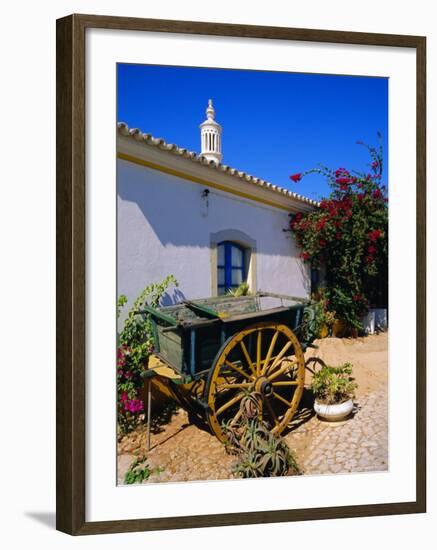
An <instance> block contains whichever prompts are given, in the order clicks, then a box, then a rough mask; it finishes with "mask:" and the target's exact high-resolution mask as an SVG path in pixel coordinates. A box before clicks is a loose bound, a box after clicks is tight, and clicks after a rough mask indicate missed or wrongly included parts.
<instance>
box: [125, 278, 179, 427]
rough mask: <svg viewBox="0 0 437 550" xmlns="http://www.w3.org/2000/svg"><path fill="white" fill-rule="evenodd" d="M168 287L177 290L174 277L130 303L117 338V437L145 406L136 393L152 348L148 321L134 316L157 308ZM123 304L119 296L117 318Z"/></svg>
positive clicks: (135, 423) (148, 319)
mask: <svg viewBox="0 0 437 550" xmlns="http://www.w3.org/2000/svg"><path fill="white" fill-rule="evenodd" d="M170 285H174V286H178V283H177V281H176V279H175V278H174V276H173V275H169V276H168V277H166V278H165V279H164V281H162V282H161V283H152V284H151V285H148V286H147V287H146V288H145V289H144V290H143V291H142V292H141V294H140V295H139V296H138V298H137V299H136V300H135V302H134V303H133V306H132V308H131V309H130V311H129V313H128V315H127V318H126V320H125V322H124V325H123V328H122V330H121V332H120V333H119V335H118V348H117V401H118V402H117V411H118V430H119V435H120V436H122V435H124V434H126V433H127V432H129V431H130V430H132V429H133V428H135V426H136V425H137V424H138V421H139V420H141V418H142V414H143V409H144V404H143V401H142V400H141V399H140V396H139V392H140V390H141V388H142V387H143V384H144V379H143V374H144V372H145V370H146V369H147V365H148V358H149V356H150V354H151V353H153V346H154V342H153V334H152V325H151V320H150V317H149V316H148V315H138V314H137V312H138V311H140V310H142V309H143V308H144V306H145V305H146V304H147V305H150V306H152V307H157V306H158V305H159V302H160V300H161V298H162V296H163V295H164V293H165V292H166V290H167V288H168V287H169V286H170ZM126 303H127V298H126V296H124V295H121V296H120V297H119V298H118V304H117V306H118V307H117V313H118V315H120V313H121V310H122V308H123V307H124V306H125V305H126Z"/></svg>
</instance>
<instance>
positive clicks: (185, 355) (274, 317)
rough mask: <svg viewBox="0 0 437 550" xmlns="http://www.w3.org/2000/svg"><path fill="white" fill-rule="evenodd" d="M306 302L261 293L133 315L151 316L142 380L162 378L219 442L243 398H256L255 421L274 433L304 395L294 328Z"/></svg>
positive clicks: (297, 327)
mask: <svg viewBox="0 0 437 550" xmlns="http://www.w3.org/2000/svg"><path fill="white" fill-rule="evenodd" d="M308 304H309V302H308V301H305V300H302V299H299V298H294V297H291V296H284V295H279V294H272V293H267V292H259V293H257V294H255V295H252V296H242V297H233V296H228V295H226V296H220V297H214V298H207V299H203V300H193V301H184V302H182V303H180V304H177V305H174V306H167V307H160V308H156V309H154V308H151V307H146V308H145V309H144V310H142V311H141V312H139V314H141V315H149V316H150V318H151V320H152V326H153V332H154V340H155V350H154V354H153V355H152V357H151V358H150V361H149V368H148V371H147V373H146V376H154V375H159V376H161V377H164V378H166V379H167V383H168V385H169V386H170V387H171V389H172V392H173V394H174V395H175V397H176V398H177V399H178V400H179V402H180V403H181V404H182V406H183V407H184V408H186V409H187V410H188V411H189V413H190V414H191V415H197V416H198V417H201V418H203V419H205V420H206V421H207V422H208V424H209V427H210V429H211V431H212V432H213V433H214V434H215V435H216V436H217V437H218V439H220V440H221V441H225V440H226V436H225V431H224V429H223V427H224V425H225V423H227V425H229V423H230V424H231V425H232V423H235V422H237V421H238V418H239V416H240V415H241V407H240V403H241V400H242V399H243V397H244V396H245V395H248V394H252V395H253V396H256V399H257V402H258V403H259V412H258V415H259V416H260V417H261V418H262V419H263V421H264V422H267V424H268V426H269V427H270V429H271V430H272V431H273V432H275V433H278V434H279V433H281V432H282V431H283V430H284V429H285V428H286V427H287V426H288V425H289V424H290V421H291V419H292V418H293V415H294V414H295V412H296V409H297V407H298V404H299V401H300V399H301V396H302V392H303V387H304V375H305V361H304V354H303V351H304V350H303V347H304V346H305V344H304V343H303V342H302V341H301V340H302V339H301V338H300V334H301V330H300V327H301V324H302V320H303V316H304V309H305V307H306V306H307V305H308ZM149 387H150V384H149ZM149 404H150V399H149ZM149 410H150V409H149Z"/></svg>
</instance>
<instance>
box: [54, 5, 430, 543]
mask: <svg viewBox="0 0 437 550" xmlns="http://www.w3.org/2000/svg"><path fill="white" fill-rule="evenodd" d="M425 52H426V41H425V38H424V37H418V36H397V35H396V36H395V35H383V34H366V33H353V32H339V31H326V30H323V31H322V30H309V29H293V28H282V27H275V28H273V27H256V26H246V25H231V24H218V23H199V22H196V23H194V22H185V21H164V20H149V19H132V18H123V17H106V16H104V17H103V16H90V15H71V16H68V17H65V18H63V19H59V20H58V22H57V528H58V529H59V530H61V531H64V532H66V533H69V534H73V535H79V534H96V533H115V532H127V531H141V530H157V529H176V528H187V527H207V526H220V525H238V524H252V523H272V522H285V521H299V520H308V519H323V518H346V517H357V516H372V515H388V514H404V513H419V512H424V511H425V509H426V447H425V432H426V430H425V428H426V425H425V411H426V403H425V389H426V379H425V347H426V341H425V322H426V313H425V279H426V275H425V201H426V186H425V177H426V175H425V166H426V162H425V160H426V148H425V145H426V139H425V138H426V103H425V92H426V86H425V77H426V56H425V55H426V54H425Z"/></svg>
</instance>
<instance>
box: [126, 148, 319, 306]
mask: <svg viewBox="0 0 437 550" xmlns="http://www.w3.org/2000/svg"><path fill="white" fill-rule="evenodd" d="M117 162H118V167H117V186H118V209H117V215H118V222H117V227H118V238H117V241H118V242H117V245H118V246H117V265H118V288H117V293H118V295H120V294H125V295H126V296H127V297H128V298H129V301H132V300H133V299H135V297H136V296H137V295H138V294H139V292H140V291H141V290H142V289H143V288H144V286H146V285H147V284H149V283H152V282H159V281H161V280H162V279H164V277H166V276H167V275H169V274H173V275H174V276H175V277H176V279H177V280H178V282H179V288H177V289H175V290H170V294H169V295H167V296H165V297H164V302H163V303H166V304H169V303H172V302H175V301H178V300H180V299H183V298H187V299H194V298H203V297H207V296H210V295H211V294H212V280H211V278H212V276H213V271H214V270H215V266H214V263H213V261H212V250H211V237H212V235H213V234H216V233H218V232H220V231H225V230H234V231H235V232H240V233H243V234H245V235H247V236H248V237H249V238H250V240H251V241H252V242H253V241H255V243H256V262H254V267H255V269H256V274H255V280H256V290H264V291H270V292H277V293H282V294H290V295H293V296H302V297H305V296H307V295H308V291H309V286H308V285H309V274H308V268H307V266H305V265H303V263H302V261H301V260H300V259H299V258H298V257H297V256H298V253H299V252H298V250H297V248H296V245H295V242H294V239H293V237H292V235H291V234H290V233H288V232H284V231H283V229H284V228H286V227H287V225H288V221H289V219H288V215H287V212H286V211H285V210H280V209H277V208H274V207H270V206H265V205H263V204H261V203H257V202H252V201H250V200H248V199H243V198H240V197H238V196H235V195H232V194H230V193H226V192H222V191H218V190H216V189H210V190H209V191H210V192H209V194H208V197H207V199H206V198H203V197H202V193H203V191H204V190H205V189H207V187H206V186H202V185H200V184H198V183H192V182H191V181H187V180H185V179H182V178H181V177H177V176H173V175H168V174H166V173H163V172H160V171H158V170H155V169H152V168H148V167H145V166H141V165H138V164H134V163H131V162H129V161H125V160H121V159H118V161H117Z"/></svg>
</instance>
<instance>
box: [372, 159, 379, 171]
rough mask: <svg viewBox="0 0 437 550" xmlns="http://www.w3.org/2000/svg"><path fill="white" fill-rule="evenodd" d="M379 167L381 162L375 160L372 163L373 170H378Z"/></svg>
mask: <svg viewBox="0 0 437 550" xmlns="http://www.w3.org/2000/svg"><path fill="white" fill-rule="evenodd" d="M378 166H379V162H378V161H377V160H374V161H373V162H372V168H373V169H375V168H378Z"/></svg>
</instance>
